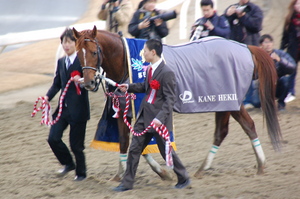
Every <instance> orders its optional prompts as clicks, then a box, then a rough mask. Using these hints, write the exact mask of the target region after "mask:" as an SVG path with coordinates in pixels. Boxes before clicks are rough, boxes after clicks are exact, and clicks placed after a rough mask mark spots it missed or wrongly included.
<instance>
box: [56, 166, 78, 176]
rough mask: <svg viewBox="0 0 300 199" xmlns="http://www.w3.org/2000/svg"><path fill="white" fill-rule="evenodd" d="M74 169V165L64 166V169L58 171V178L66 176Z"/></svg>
mask: <svg viewBox="0 0 300 199" xmlns="http://www.w3.org/2000/svg"><path fill="white" fill-rule="evenodd" d="M74 169H75V166H74V165H66V166H65V167H64V168H62V169H60V170H58V172H57V173H58V176H64V175H66V174H67V173H68V172H70V171H72V170H74Z"/></svg>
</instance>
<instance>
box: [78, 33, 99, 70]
mask: <svg viewBox="0 0 300 199" xmlns="http://www.w3.org/2000/svg"><path fill="white" fill-rule="evenodd" d="M84 41H89V42H93V43H95V44H96V46H97V65H96V68H94V67H91V66H84V67H82V70H84V69H91V70H94V71H96V72H99V73H100V68H101V65H102V62H103V51H102V50H101V47H100V45H99V44H98V41H97V39H94V40H92V39H84ZM101 55H102V59H101V58H100V56H101Z"/></svg>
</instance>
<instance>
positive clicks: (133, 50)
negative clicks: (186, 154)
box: [91, 39, 176, 154]
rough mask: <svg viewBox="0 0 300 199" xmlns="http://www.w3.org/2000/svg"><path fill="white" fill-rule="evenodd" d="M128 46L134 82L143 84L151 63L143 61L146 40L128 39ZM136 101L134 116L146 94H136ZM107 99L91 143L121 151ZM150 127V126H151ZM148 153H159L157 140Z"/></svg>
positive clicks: (92, 145)
mask: <svg viewBox="0 0 300 199" xmlns="http://www.w3.org/2000/svg"><path fill="white" fill-rule="evenodd" d="M126 41H127V46H128V48H129V51H130V52H127V53H130V67H129V70H130V71H131V78H132V82H134V83H138V82H143V81H144V79H145V77H146V70H147V67H148V65H149V63H146V62H144V61H143V60H142V50H143V48H144V44H145V42H146V40H143V39H126ZM135 95H136V99H135V100H134V111H133V114H135V115H136V114H137V113H138V110H139V108H140V104H141V102H142V99H143V98H144V96H145V94H144V93H135ZM110 100H111V99H107V104H106V106H105V108H104V111H103V115H102V118H101V119H100V121H99V123H98V128H97V131H96V135H95V137H94V140H93V141H92V143H91V147H93V148H96V149H102V150H107V151H119V150H120V148H119V134H118V125H117V119H115V118H112V115H113V114H114V112H113V111H112V109H111V108H109V107H110V106H111V104H110V102H109V101H110ZM149 125H150V124H149ZM169 133H170V140H171V144H172V146H173V149H174V150H176V144H175V141H174V135H173V132H169ZM147 153H159V149H158V147H157V145H156V141H155V138H153V139H152V140H151V141H150V143H149V144H148V146H147V147H146V148H145V150H144V151H143V154H147Z"/></svg>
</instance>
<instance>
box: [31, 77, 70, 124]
mask: <svg viewBox="0 0 300 199" xmlns="http://www.w3.org/2000/svg"><path fill="white" fill-rule="evenodd" d="M71 82H72V78H70V79H69V81H68V82H67V84H66V87H65V88H64V91H63V92H62V94H61V96H60V99H59V109H58V114H57V116H56V118H55V120H53V121H52V120H51V118H50V112H51V111H50V110H51V106H50V103H49V102H48V101H47V100H46V99H45V97H38V98H37V100H36V101H35V104H34V105H33V111H32V113H31V117H34V116H35V114H36V113H37V112H39V111H41V110H42V120H41V124H45V125H47V126H51V125H53V124H55V123H56V122H57V121H58V120H59V119H60V116H61V113H62V108H63V101H64V99H65V96H66V93H67V91H68V88H69V86H70V83H71ZM39 101H41V106H40V107H39V108H37V104H38V103H39Z"/></svg>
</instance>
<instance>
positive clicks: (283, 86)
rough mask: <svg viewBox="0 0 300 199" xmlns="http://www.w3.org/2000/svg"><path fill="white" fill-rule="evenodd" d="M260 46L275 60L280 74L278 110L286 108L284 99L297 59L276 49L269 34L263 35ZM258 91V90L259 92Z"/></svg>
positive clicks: (277, 87) (277, 88)
mask: <svg viewBox="0 0 300 199" xmlns="http://www.w3.org/2000/svg"><path fill="white" fill-rule="evenodd" d="M259 43H260V47H261V48H262V49H264V50H265V51H266V52H267V53H268V54H269V55H270V56H271V58H272V59H273V60H274V63H275V66H276V71H277V75H278V80H277V86H276V98H277V99H278V110H284V109H285V102H284V99H285V98H286V96H287V94H288V91H289V87H288V81H289V74H293V73H294V72H295V69H296V62H295V60H294V59H293V58H292V57H291V55H289V54H288V53H286V52H284V51H283V50H279V49H274V40H273V37H272V36H271V35H269V34H265V35H262V36H261V37H260V40H259ZM257 93H258V92H257Z"/></svg>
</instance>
